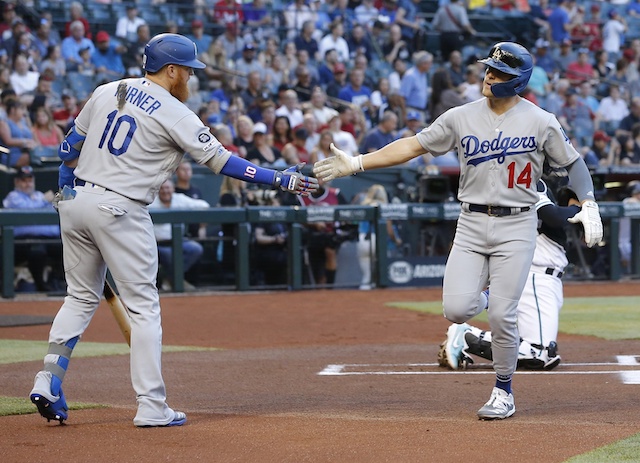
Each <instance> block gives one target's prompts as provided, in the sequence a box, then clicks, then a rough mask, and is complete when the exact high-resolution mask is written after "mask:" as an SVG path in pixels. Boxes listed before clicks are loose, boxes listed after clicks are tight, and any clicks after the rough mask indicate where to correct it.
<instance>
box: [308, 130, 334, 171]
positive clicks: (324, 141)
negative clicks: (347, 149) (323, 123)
mask: <svg viewBox="0 0 640 463" xmlns="http://www.w3.org/2000/svg"><path fill="white" fill-rule="evenodd" d="M319 135H320V138H319V139H318V143H317V144H316V146H315V147H313V148H312V149H311V151H310V153H309V164H315V163H316V162H318V161H322V160H323V159H326V158H328V157H329V156H333V153H332V152H331V147H330V146H331V143H333V135H331V132H330V131H329V130H328V129H325V130H323V131H322V132H320V134H319Z"/></svg>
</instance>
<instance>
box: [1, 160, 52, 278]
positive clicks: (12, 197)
mask: <svg viewBox="0 0 640 463" xmlns="http://www.w3.org/2000/svg"><path fill="white" fill-rule="evenodd" d="M13 185H14V189H13V190H12V191H11V192H9V194H8V195H7V196H6V197H5V198H4V201H3V202H2V204H3V206H4V208H5V209H21V210H24V209H29V210H53V206H52V205H51V201H52V200H53V192H52V191H50V190H49V191H47V192H46V193H43V192H41V191H38V190H36V183H35V178H34V174H33V169H32V168H31V167H30V166H22V167H20V168H19V169H18V173H17V174H16V176H15V178H14V180H13ZM13 232H14V236H15V237H16V238H24V239H42V238H59V237H60V227H59V226H58V225H21V226H16V227H14V230H13ZM49 259H50V260H51V264H52V267H53V274H54V275H57V276H59V277H60V278H61V275H62V244H61V243H52V244H38V243H29V244H16V245H15V257H14V261H15V263H16V264H18V263H20V262H24V261H26V262H27V267H28V268H29V271H30V272H31V276H32V277H33V281H34V283H35V285H36V289H37V290H38V291H50V290H52V289H55V288H54V287H52V286H53V285H52V283H53V281H52V279H49V281H45V278H44V270H45V267H46V265H47V264H48V263H49Z"/></svg>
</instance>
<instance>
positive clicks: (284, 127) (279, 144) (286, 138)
mask: <svg viewBox="0 0 640 463" xmlns="http://www.w3.org/2000/svg"><path fill="white" fill-rule="evenodd" d="M276 114H277V113H276ZM291 141H293V132H292V130H291V123H290V122H289V118H288V117H287V116H278V115H276V118H275V121H274V123H273V134H272V138H271V145H272V146H273V147H274V148H276V149H278V150H279V151H280V152H282V149H283V148H284V146H285V145H286V144H287V143H290V142H291Z"/></svg>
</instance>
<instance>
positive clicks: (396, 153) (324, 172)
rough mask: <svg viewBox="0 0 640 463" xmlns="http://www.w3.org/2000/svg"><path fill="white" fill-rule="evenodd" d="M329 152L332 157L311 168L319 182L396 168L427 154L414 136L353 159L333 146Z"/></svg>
mask: <svg viewBox="0 0 640 463" xmlns="http://www.w3.org/2000/svg"><path fill="white" fill-rule="evenodd" d="M331 151H332V152H333V154H334V155H333V156H330V157H328V158H326V159H323V160H322V161H318V162H316V163H315V164H314V166H313V172H314V173H315V174H316V176H317V177H318V178H319V179H320V180H324V181H329V180H332V179H334V178H338V177H345V176H347V175H351V174H354V173H356V172H362V171H364V170H372V169H380V168H383V167H391V166H397V165H399V164H404V163H405V162H407V161H410V160H411V159H413V158H415V157H417V156H420V155H421V154H424V153H426V152H427V150H425V149H424V148H423V147H422V145H421V144H420V142H419V141H418V139H417V138H416V137H415V136H413V137H408V138H400V139H398V140H396V141H394V142H391V143H389V144H388V145H386V146H383V147H382V148H380V149H379V150H377V151H373V152H372V153H369V154H360V155H358V156H353V157H352V156H349V155H348V154H346V153H345V152H344V151H342V150H340V149H338V148H336V147H335V145H333V144H331Z"/></svg>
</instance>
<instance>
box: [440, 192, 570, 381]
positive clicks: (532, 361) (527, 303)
mask: <svg viewBox="0 0 640 463" xmlns="http://www.w3.org/2000/svg"><path fill="white" fill-rule="evenodd" d="M538 194H539V196H540V199H539V200H538V202H537V203H536V206H535V208H536V211H537V213H538V235H537V237H536V250H535V252H534V254H533V261H532V262H531V267H530V268H529V275H528V277H527V282H526V284H525V286H524V290H523V291H522V295H521V296H520V301H519V302H518V330H519V332H520V346H519V348H518V368H524V369H529V370H552V369H554V368H555V367H557V366H558V365H559V364H560V361H561V358H560V355H559V354H558V343H557V336H558V318H559V316H560V309H562V303H563V300H564V298H563V294H562V279H561V278H562V276H563V274H564V269H565V267H566V266H567V264H568V263H569V262H568V260H567V255H566V251H565V248H566V242H567V235H566V233H565V231H564V228H565V227H566V226H567V225H568V223H567V219H568V218H570V217H573V216H574V215H576V214H577V213H578V212H580V206H579V202H578V201H577V197H575V194H574V193H573V192H572V191H571V190H570V189H569V188H566V187H563V188H561V189H560V190H559V197H558V198H557V201H558V204H559V205H556V204H555V203H554V200H553V197H554V195H553V194H551V192H550V191H549V189H548V187H547V184H546V183H545V182H544V181H543V180H540V181H539V182H538ZM483 293H484V294H485V296H486V295H487V292H485V291H483ZM486 300H487V304H488V299H486ZM471 354H473V355H477V356H479V357H482V358H485V359H487V360H493V355H492V350H491V331H483V330H481V329H480V328H477V327H475V326H471V325H469V324H467V323H462V324H456V323H454V324H452V325H451V326H450V327H449V329H448V330H447V339H445V341H444V342H443V343H442V344H441V345H440V350H439V351H438V363H439V364H440V365H441V366H444V367H448V368H451V369H452V370H457V369H458V368H460V367H463V368H464V367H466V365H467V364H469V363H473V358H472V357H471Z"/></svg>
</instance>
